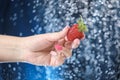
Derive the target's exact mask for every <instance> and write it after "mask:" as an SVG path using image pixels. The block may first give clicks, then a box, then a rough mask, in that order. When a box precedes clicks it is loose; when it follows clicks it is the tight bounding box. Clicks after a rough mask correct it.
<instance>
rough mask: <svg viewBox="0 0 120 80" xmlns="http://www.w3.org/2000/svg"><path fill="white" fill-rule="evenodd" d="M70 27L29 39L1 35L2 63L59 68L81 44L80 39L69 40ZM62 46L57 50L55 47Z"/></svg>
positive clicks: (0, 54)
mask: <svg viewBox="0 0 120 80" xmlns="http://www.w3.org/2000/svg"><path fill="white" fill-rule="evenodd" d="M68 29H69V27H65V28H64V29H63V30H62V31H60V32H55V33H46V34H40V35H34V36H28V37H15V36H5V35H4V36H3V35H0V62H26V63H30V64H34V65H38V66H41V65H43V66H45V65H47V66H59V65H61V64H63V63H64V60H65V59H66V58H69V57H71V55H72V49H73V48H77V47H78V45H79V44H80V41H79V39H75V40H74V41H73V42H70V41H68V40H67V38H66V35H67V32H68ZM56 44H59V45H60V46H62V50H56V49H55V47H54V46H55V45H56Z"/></svg>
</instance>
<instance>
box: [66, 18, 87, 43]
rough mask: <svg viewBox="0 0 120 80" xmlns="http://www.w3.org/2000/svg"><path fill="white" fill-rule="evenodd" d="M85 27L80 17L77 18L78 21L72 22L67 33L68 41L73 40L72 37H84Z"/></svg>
mask: <svg viewBox="0 0 120 80" xmlns="http://www.w3.org/2000/svg"><path fill="white" fill-rule="evenodd" d="M87 30H88V29H87V27H86V25H85V24H84V22H83V20H82V18H80V20H78V23H76V24H73V25H72V26H71V28H70V29H69V31H68V33H67V39H68V41H73V40H74V39H76V38H78V39H80V40H81V39H83V38H84V37H85V34H84V32H85V31H87Z"/></svg>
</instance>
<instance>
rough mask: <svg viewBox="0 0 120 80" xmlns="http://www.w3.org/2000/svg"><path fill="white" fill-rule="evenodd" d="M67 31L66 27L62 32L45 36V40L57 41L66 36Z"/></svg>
mask: <svg viewBox="0 0 120 80" xmlns="http://www.w3.org/2000/svg"><path fill="white" fill-rule="evenodd" d="M68 30H69V27H68V26H66V27H65V28H64V29H63V30H62V31H60V32H55V33H49V34H47V38H48V39H49V40H51V41H57V40H59V39H61V38H63V37H65V36H66V35H67V32H68Z"/></svg>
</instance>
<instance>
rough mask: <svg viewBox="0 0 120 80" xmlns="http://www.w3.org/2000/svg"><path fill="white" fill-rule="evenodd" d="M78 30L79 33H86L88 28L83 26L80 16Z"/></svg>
mask: <svg viewBox="0 0 120 80" xmlns="http://www.w3.org/2000/svg"><path fill="white" fill-rule="evenodd" d="M77 23H78V29H79V31H80V32H87V31H88V28H87V26H86V25H85V24H84V21H83V19H82V16H80V19H79V20H78V22H77Z"/></svg>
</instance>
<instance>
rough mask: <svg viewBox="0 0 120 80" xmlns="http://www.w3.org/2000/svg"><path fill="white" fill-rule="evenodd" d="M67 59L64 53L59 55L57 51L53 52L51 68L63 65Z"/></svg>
mask: <svg viewBox="0 0 120 80" xmlns="http://www.w3.org/2000/svg"><path fill="white" fill-rule="evenodd" d="M56 54H57V55H56ZM65 59H66V57H65V56H64V55H63V53H57V52H55V51H51V61H50V66H59V65H62V64H63V63H64V61H65Z"/></svg>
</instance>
